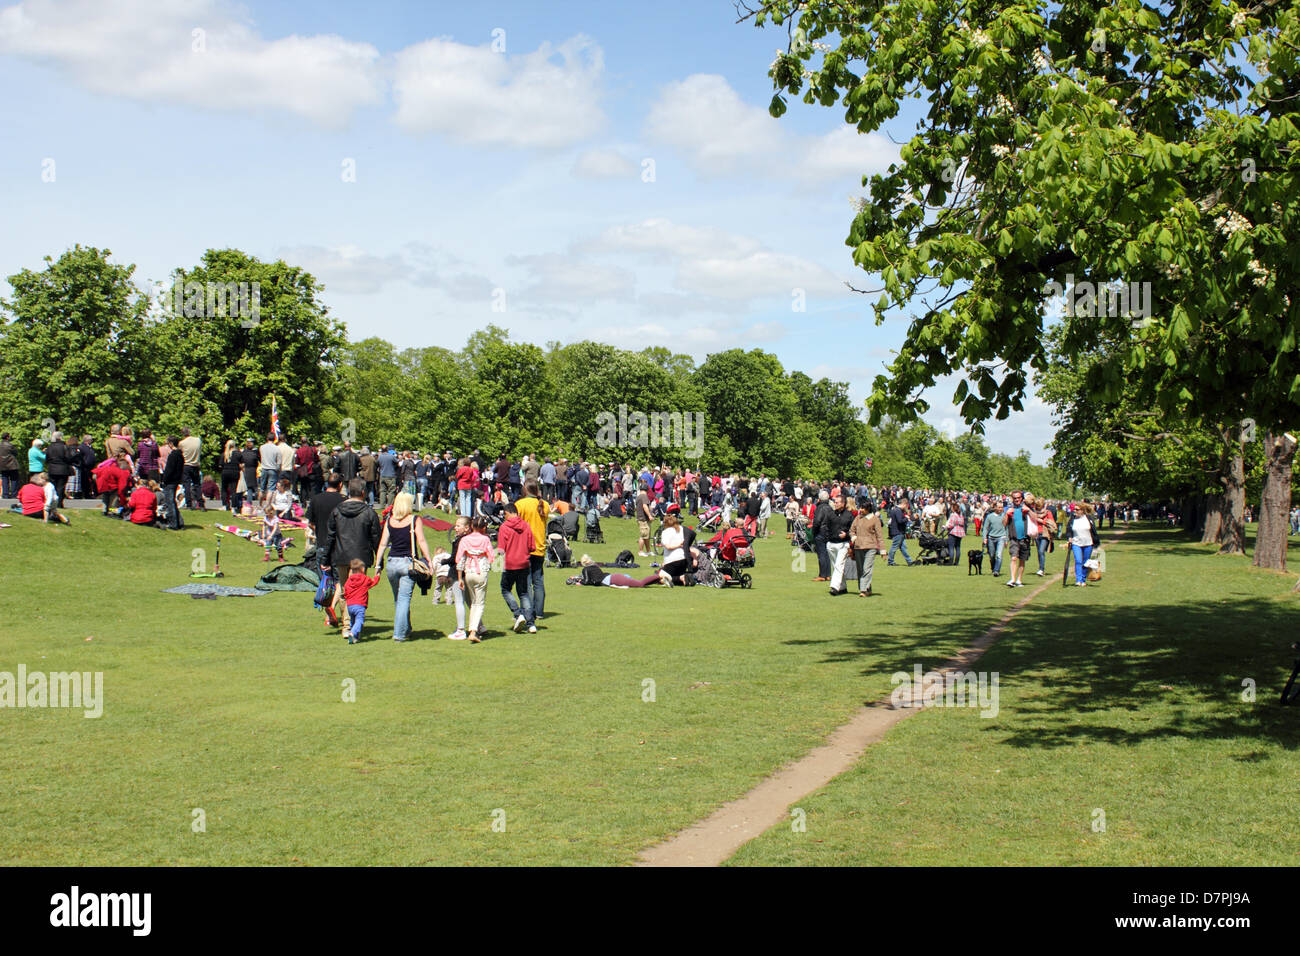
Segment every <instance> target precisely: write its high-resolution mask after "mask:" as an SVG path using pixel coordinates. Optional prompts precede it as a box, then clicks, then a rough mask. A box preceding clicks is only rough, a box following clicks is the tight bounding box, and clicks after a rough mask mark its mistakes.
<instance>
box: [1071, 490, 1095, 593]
mask: <svg viewBox="0 0 1300 956" xmlns="http://www.w3.org/2000/svg"><path fill="white" fill-rule="evenodd" d="M1096 537H1097V532H1096V530H1095V528H1094V527H1093V524H1092V505H1090V504H1088V503H1087V502H1086V501H1085V502H1082V503H1081V504H1079V506H1078V507H1077V508H1076V509H1075V512H1074V520H1072V521H1071V522H1070V552H1071V554H1073V555H1074V583H1075V585H1076V586H1077V587H1081V588H1083V587H1087V586H1088V582H1087V576H1088V570H1087V568H1085V567H1084V564H1086V563H1087V561H1088V558H1089V556H1091V554H1092V547H1093V542H1094V541H1095V540H1096Z"/></svg>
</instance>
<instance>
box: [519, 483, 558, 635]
mask: <svg viewBox="0 0 1300 956" xmlns="http://www.w3.org/2000/svg"><path fill="white" fill-rule="evenodd" d="M537 492H538V488H537V482H536V481H534V480H531V479H530V480H528V481H525V482H524V493H523V495H522V496H521V497H520V498H519V500H518V501H516V502H515V511H516V513H517V514H518V515H519V517H521V518H523V519H524V522H525V523H526V524H527V525H528V527H529V528H530V529H531V530H532V532H533V547H532V550H531V551H530V552H529V555H528V599H529V604H530V606H531V607H532V611H533V621H534V623H535V622H537V621H540V620H541V619H542V613H543V612H544V611H545V610H546V578H545V575H544V573H543V572H544V571H545V567H546V560H545V559H546V520H547V516H548V514H549V513H550V509H549V508H548V507H547V506H546V502H545V501H543V500H542V499H541V498H540V497H539V496H538V493H537Z"/></svg>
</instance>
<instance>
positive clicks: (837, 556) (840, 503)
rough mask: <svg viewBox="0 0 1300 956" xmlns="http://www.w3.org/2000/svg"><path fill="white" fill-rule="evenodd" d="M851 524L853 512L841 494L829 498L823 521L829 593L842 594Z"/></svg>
mask: <svg viewBox="0 0 1300 956" xmlns="http://www.w3.org/2000/svg"><path fill="white" fill-rule="evenodd" d="M852 525H853V512H851V511H849V509H848V508H847V507H845V501H844V496H843V495H836V496H835V497H834V498H832V499H831V511H830V514H829V515H827V516H826V520H825V522H824V533H825V535H826V550H827V551H828V552H829V555H830V559H831V565H832V570H831V592H830V593H831V594H833V595H838V594H843V593H844V592H845V590H846V588H845V587H844V564H845V561H846V560H847V559H848V556H849V541H850V538H849V529H850V528H851V527H852Z"/></svg>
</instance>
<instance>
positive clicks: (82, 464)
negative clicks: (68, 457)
mask: <svg viewBox="0 0 1300 956" xmlns="http://www.w3.org/2000/svg"><path fill="white" fill-rule="evenodd" d="M75 457H77V472H78V474H79V475H80V476H81V495H80V497H82V498H94V497H96V495H95V486H94V479H93V475H94V473H95V466H96V465H97V464H99V461H98V460H97V459H98V456H97V455H96V454H95V446H94V445H92V444H91V443H90V436H89V435H82V436H81V447H80V448H78V449H77V451H76V456H75Z"/></svg>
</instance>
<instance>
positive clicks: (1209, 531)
mask: <svg viewBox="0 0 1300 956" xmlns="http://www.w3.org/2000/svg"><path fill="white" fill-rule="evenodd" d="M1204 520H1205V523H1204V524H1203V525H1202V526H1201V527H1202V529H1203V530H1202V531H1201V544H1218V543H1219V532H1220V530H1221V529H1222V528H1223V495H1206V496H1205V518H1204Z"/></svg>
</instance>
